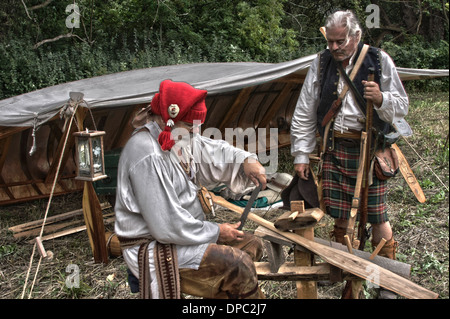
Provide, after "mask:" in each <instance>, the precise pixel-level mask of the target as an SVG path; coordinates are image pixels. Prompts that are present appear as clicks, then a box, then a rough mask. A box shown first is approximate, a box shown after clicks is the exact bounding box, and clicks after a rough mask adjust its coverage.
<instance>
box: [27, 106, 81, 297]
mask: <svg viewBox="0 0 450 319" xmlns="http://www.w3.org/2000/svg"><path fill="white" fill-rule="evenodd" d="M80 102H83V103H85V102H84V100H81V101H76V103H75V104H73V100H70V101H69V102H68V103H67V104H68V105H70V106H72V107H71V110H70V112H71V113H72V114H71V117H70V122H69V127H68V128H67V131H66V132H67V134H66V137H65V140H64V144H63V150H62V152H61V156H60V158H59V161H58V167H57V169H56V174H55V178H54V180H53V185H52V189H51V192H50V197H49V199H48V203H47V208H46V210H45V215H44V220H43V222H42V226H41V231H40V233H39V237H42V234H43V233H44V226H45V223H46V221H47V215H48V212H49V209H50V203H51V202H52V199H53V194H54V192H55V187H56V182H57V180H58V177H59V171H60V169H61V163H62V158H63V154H64V152H65V150H66V146H67V140H68V138H69V135H70V130H71V129H72V123H73V120H74V118H75V114H76V112H77V109H78V106H79V105H80ZM66 106H67V105H66ZM66 114H67V113H66ZM35 252H36V243H35V244H34V246H33V252H32V254H31V258H30V263H29V265H28V271H27V275H26V277H25V283H24V285H23V290H22V296H21V299H23V298H24V296H25V291H26V288H27V284H28V278H29V276H30V272H31V267H32V266H33V258H34V254H35ZM41 261H42V256H41V257H40V258H39V263H38V265H37V267H36V272H35V274H34V278H33V283H32V285H31V288H30V292H29V294H28V299H29V298H31V293H32V292H33V288H34V284H35V283H36V278H37V274H38V272H39V268H40V265H41Z"/></svg>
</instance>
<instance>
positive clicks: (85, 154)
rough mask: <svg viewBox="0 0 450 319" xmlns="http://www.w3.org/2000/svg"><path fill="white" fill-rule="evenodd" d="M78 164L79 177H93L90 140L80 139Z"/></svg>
mask: <svg viewBox="0 0 450 319" xmlns="http://www.w3.org/2000/svg"><path fill="white" fill-rule="evenodd" d="M78 164H79V172H78V173H79V175H85V176H90V175H91V159H90V152H89V139H87V138H79V139H78Z"/></svg>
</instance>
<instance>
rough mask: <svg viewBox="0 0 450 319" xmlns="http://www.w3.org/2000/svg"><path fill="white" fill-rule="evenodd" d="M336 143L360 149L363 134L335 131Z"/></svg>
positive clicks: (352, 131) (351, 131)
mask: <svg viewBox="0 0 450 319" xmlns="http://www.w3.org/2000/svg"><path fill="white" fill-rule="evenodd" d="M333 134H334V143H335V144H339V145H341V146H344V147H353V148H356V147H359V146H360V140H361V132H360V131H354V130H350V131H348V132H345V133H341V132H339V131H334V132H333Z"/></svg>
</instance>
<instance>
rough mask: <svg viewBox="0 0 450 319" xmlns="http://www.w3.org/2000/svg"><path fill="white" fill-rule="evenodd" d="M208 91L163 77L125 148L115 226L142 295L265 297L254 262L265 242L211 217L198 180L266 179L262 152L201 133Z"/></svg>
mask: <svg viewBox="0 0 450 319" xmlns="http://www.w3.org/2000/svg"><path fill="white" fill-rule="evenodd" d="M206 94H207V92H206V91H204V90H198V89H195V88H193V87H192V86H190V85H189V84H187V83H183V82H173V81H171V80H165V81H163V82H161V85H160V90H159V93H157V94H156V95H155V97H154V98H153V100H152V102H151V105H150V108H149V109H147V110H144V113H141V114H144V117H145V121H143V124H144V125H143V126H141V127H139V128H138V129H136V131H135V132H134V133H133V135H132V137H131V138H130V140H129V141H128V142H127V144H126V146H125V147H124V149H123V151H122V154H121V158H120V161H119V168H118V180H117V196H116V204H115V212H116V224H115V231H116V233H117V235H118V237H119V240H120V243H121V247H122V249H123V257H124V259H125V261H126V263H127V265H128V267H129V268H130V270H131V272H132V273H133V274H134V275H135V276H136V277H138V278H139V284H140V293H141V296H142V297H143V298H155V299H156V298H179V297H180V292H183V293H187V294H191V295H195V296H200V297H205V298H259V297H264V296H263V294H262V293H261V291H260V289H259V287H258V281H257V275H256V271H255V267H254V263H253V261H256V260H259V259H260V258H261V256H262V245H261V242H260V240H259V239H257V238H256V237H254V236H253V235H251V234H247V233H244V232H242V231H240V230H238V229H237V228H238V227H239V223H236V224H229V223H223V224H217V223H214V222H209V221H206V220H205V215H204V212H203V210H202V207H201V204H200V201H199V199H198V197H197V193H198V191H199V189H200V186H205V187H210V186H215V185H218V184H219V183H225V184H227V185H228V187H230V189H231V190H232V191H234V192H236V193H239V192H244V191H248V190H249V189H251V187H254V184H257V183H258V182H259V181H260V182H261V183H262V185H263V188H264V187H265V185H266V176H265V170H264V168H263V166H262V165H261V164H260V163H259V162H258V161H257V160H256V155H254V154H250V153H248V152H245V151H243V150H240V149H237V148H235V147H233V146H231V145H230V144H228V143H226V142H225V141H218V140H212V139H209V138H205V137H202V136H200V134H198V133H199V124H201V123H203V122H204V120H205V117H206V112H207V109H206V105H205V97H206ZM227 159H228V160H227ZM230 159H231V160H230ZM225 244H226V245H225Z"/></svg>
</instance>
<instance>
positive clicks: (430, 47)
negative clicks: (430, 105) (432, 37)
mask: <svg viewBox="0 0 450 319" xmlns="http://www.w3.org/2000/svg"><path fill="white" fill-rule="evenodd" d="M382 49H383V50H385V51H386V52H387V53H388V54H389V55H390V56H391V57H392V58H393V59H394V61H395V63H396V65H397V66H399V67H404V68H417V69H448V68H449V45H448V42H446V41H444V40H441V41H439V42H435V43H429V42H426V41H424V39H423V38H422V37H421V36H409V37H406V39H405V41H404V42H403V43H401V44H396V43H394V42H391V41H387V42H385V43H383V46H382ZM448 80H449V79H448V77H445V78H442V79H436V80H432V81H430V80H418V81H412V82H408V83H407V85H408V86H407V88H409V89H415V90H432V91H445V90H447V89H448V85H449V81H448Z"/></svg>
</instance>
